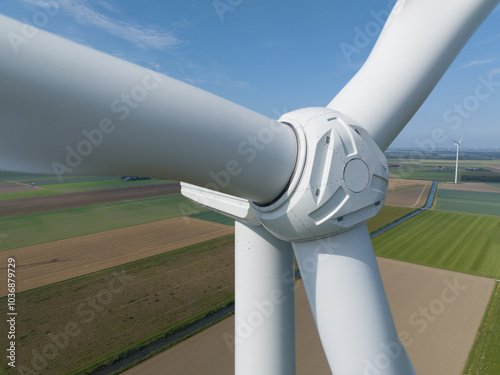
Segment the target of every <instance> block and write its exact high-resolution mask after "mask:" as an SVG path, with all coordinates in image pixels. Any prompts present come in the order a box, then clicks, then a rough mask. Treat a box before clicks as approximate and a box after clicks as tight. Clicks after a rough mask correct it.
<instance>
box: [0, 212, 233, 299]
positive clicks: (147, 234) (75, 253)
mask: <svg viewBox="0 0 500 375" xmlns="http://www.w3.org/2000/svg"><path fill="white" fill-rule="evenodd" d="M231 233H234V227H231V226H228V225H223V224H217V223H212V222H208V221H204V220H199V219H193V218H186V217H177V218H173V219H168V220H162V221H156V222H153V223H148V224H142V225H135V226H132V227H127V228H121V229H115V230H110V231H107V232H101V233H95V234H90V235H86V236H80V237H74V238H69V239H65V240H60V241H54V242H48V243H43V244H39V245H33V246H27V247H21V248H18V249H14V250H7V251H3V252H0V264H1V265H4V267H2V268H1V270H3V271H5V265H6V264H7V258H9V257H12V258H15V259H16V267H17V268H16V271H17V274H16V280H17V292H22V291H24V290H29V289H32V288H36V287H40V286H43V285H48V284H52V283H55V282H58V281H62V280H65V279H69V278H72V277H76V276H81V275H86V274H88V273H91V272H95V271H99V270H103V269H106V268H110V267H114V266H117V265H120V264H123V263H128V262H132V261H134V260H138V259H142V258H145V257H149V256H152V255H156V254H160V253H164V252H167V251H171V250H175V249H179V248H182V247H185V246H189V245H193V244H196V243H199V242H203V241H207V240H210V239H213V238H217V237H221V236H225V235H228V234H231ZM6 293H7V278H6V277H5V278H0V296H5V295H6Z"/></svg>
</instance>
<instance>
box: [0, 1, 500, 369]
mask: <svg viewBox="0 0 500 375" xmlns="http://www.w3.org/2000/svg"><path fill="white" fill-rule="evenodd" d="M499 1H500V0H474V1H471V0H400V1H398V2H397V3H396V5H395V7H394V9H393V11H392V13H391V15H390V17H389V19H388V21H387V23H386V25H385V26H384V29H383V31H382V33H381V35H380V37H379V39H378V41H377V43H376V45H375V47H374V49H373V51H372V52H371V54H370V56H369V58H368V60H367V61H366V63H365V64H364V65H363V67H362V68H361V69H360V70H359V72H358V73H357V74H356V75H355V76H354V77H353V78H352V80H351V81H350V82H349V83H348V84H347V85H346V86H345V87H344V88H343V89H342V90H341V91H340V92H339V93H338V94H337V95H336V96H335V97H334V99H333V100H332V101H331V102H330V103H329V104H328V105H327V106H326V107H317V108H304V109H301V110H297V111H293V112H291V113H287V114H285V115H283V116H282V117H281V118H280V119H279V121H274V120H271V119H269V118H266V117H264V116H261V115H259V114H257V113H255V112H252V111H250V110H248V109H245V108H243V107H241V106H239V105H236V104H233V103H231V102H229V101H226V100H224V99H221V98H219V97H217V96H215V95H212V94H209V93H207V92H205V91H202V90H200V89H197V88H194V87H192V86H189V85H187V84H185V83H182V82H179V81H176V80H174V79H171V78H169V77H166V76H163V75H161V74H157V73H154V72H151V71H148V70H147V69H144V68H142V67H139V66H137V65H134V64H131V63H129V62H125V61H123V60H120V59H118V58H115V57H112V56H109V55H106V54H103V53H101V52H98V51H95V50H92V49H90V48H88V47H85V46H81V45H78V44H75V43H73V42H70V41H68V40H65V39H63V38H60V37H58V36H55V35H52V34H49V33H47V32H44V31H40V30H36V29H34V28H32V27H30V26H28V25H25V24H22V23H20V22H17V21H14V20H12V19H9V18H6V17H3V16H0V51H1V53H0V80H1V82H2V84H1V85H0V167H1V168H2V169H6V170H15V171H24V172H45V173H56V174H60V175H61V174H69V173H74V174H92V175H97V174H101V175H131V176H141V175H143V176H150V177H165V178H169V179H176V180H179V181H184V182H185V183H184V184H183V188H182V190H183V194H184V195H186V196H187V197H189V198H191V199H193V200H195V201H197V202H199V203H201V204H204V205H206V206H207V207H210V208H212V209H215V210H218V211H220V212H223V213H225V214H227V215H229V216H232V217H234V218H235V219H236V220H237V222H236V228H235V230H236V245H235V252H236V254H235V259H236V265H235V266H236V276H235V284H236V311H235V320H236V327H235V331H236V343H235V364H236V373H237V374H238V375H242V374H273V375H280V374H293V373H295V341H294V337H295V333H294V294H293V293H294V288H293V265H294V253H295V257H296V259H297V262H298V264H299V267H300V271H301V275H302V279H303V282H304V285H305V289H306V293H307V296H308V300H309V303H310V306H311V310H312V313H313V316H314V319H315V322H316V326H317V329H318V331H319V335H320V339H321V342H322V345H323V348H324V350H325V354H326V357H327V359H328V362H329V365H330V368H331V370H332V372H333V373H334V374H336V375H338V374H349V375H352V374H366V373H383V374H387V375H402V374H415V370H414V369H413V366H412V364H411V362H410V360H409V358H408V355H407V353H406V351H405V349H404V347H403V346H402V345H401V343H400V341H399V338H398V334H397V332H396V328H395V326H394V322H393V319H392V316H391V312H390V309H389V305H388V303H387V298H386V295H385V291H384V288H383V285H382V280H381V277H380V272H379V269H378V266H377V263H376V259H375V255H374V252H373V248H372V245H371V242H370V237H369V233H368V229H367V227H366V220H368V219H369V218H370V217H372V216H374V215H375V214H376V213H377V212H378V211H379V209H380V208H381V207H382V205H383V203H384V200H385V195H386V193H387V183H388V168H387V162H386V160H385V157H384V154H383V151H384V150H385V149H386V148H387V147H388V146H389V145H390V144H391V142H392V141H393V140H394V139H395V138H396V136H397V135H398V134H399V132H400V131H401V130H402V129H403V128H404V126H405V125H406V124H407V122H408V121H409V120H410V119H411V117H412V116H413V115H414V114H415V112H416V111H417V110H418V108H419V107H420V105H421V104H422V103H423V102H424V100H425V99H426V98H427V96H428V95H429V94H430V92H431V91H432V89H433V88H434V86H435V85H436V84H437V82H438V81H439V79H440V78H441V76H442V75H443V74H444V73H445V71H446V70H447V68H448V67H449V65H450V64H451V63H452V61H453V60H454V58H455V57H456V55H457V54H458V53H459V51H460V50H461V49H462V47H463V46H464V45H465V43H466V42H467V40H468V39H469V38H470V36H471V35H472V34H473V33H474V31H475V30H476V29H477V27H479V25H480V24H481V23H482V22H483V20H484V19H485V18H486V17H487V16H488V14H489V13H490V12H491V11H492V10H493V9H494V8H495V6H496V5H497V4H498V2H499Z"/></svg>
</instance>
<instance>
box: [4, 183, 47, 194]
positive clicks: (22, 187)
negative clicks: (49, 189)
mask: <svg viewBox="0 0 500 375" xmlns="http://www.w3.org/2000/svg"><path fill="white" fill-rule="evenodd" d="M33 190H42V189H40V188H39V187H38V186H31V185H28V184H23V183H21V182H6V183H2V184H0V194H2V193H18V192H20V191H33Z"/></svg>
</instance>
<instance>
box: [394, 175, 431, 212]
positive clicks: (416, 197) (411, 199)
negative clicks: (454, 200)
mask: <svg viewBox="0 0 500 375" xmlns="http://www.w3.org/2000/svg"><path fill="white" fill-rule="evenodd" d="M431 185H432V182H431V181H415V180H390V182H389V192H388V193H387V198H386V200H385V203H386V204H390V205H393V206H405V207H423V206H424V205H425V202H426V200H427V196H428V195H429V191H430V189H431Z"/></svg>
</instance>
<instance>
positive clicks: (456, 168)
mask: <svg viewBox="0 0 500 375" xmlns="http://www.w3.org/2000/svg"><path fill="white" fill-rule="evenodd" d="M462 139H464V137H462V138H461V139H460V140H459V141H458V142H457V141H453V140H452V141H453V142H455V145H456V146H457V160H456V163H455V183H457V181H458V152H459V150H460V144H461V143H462Z"/></svg>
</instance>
